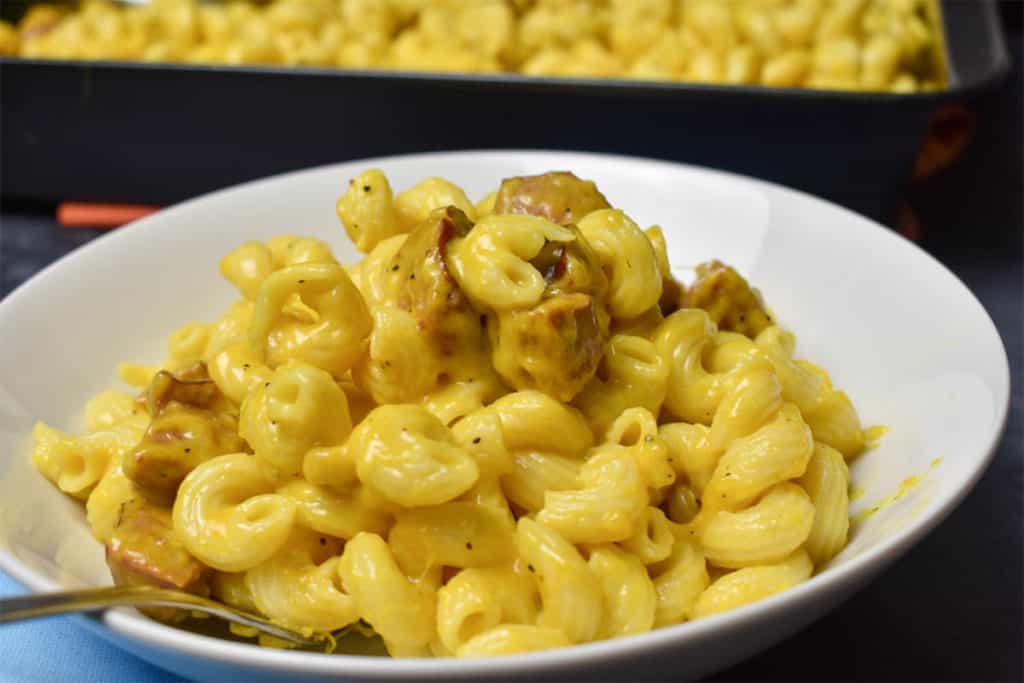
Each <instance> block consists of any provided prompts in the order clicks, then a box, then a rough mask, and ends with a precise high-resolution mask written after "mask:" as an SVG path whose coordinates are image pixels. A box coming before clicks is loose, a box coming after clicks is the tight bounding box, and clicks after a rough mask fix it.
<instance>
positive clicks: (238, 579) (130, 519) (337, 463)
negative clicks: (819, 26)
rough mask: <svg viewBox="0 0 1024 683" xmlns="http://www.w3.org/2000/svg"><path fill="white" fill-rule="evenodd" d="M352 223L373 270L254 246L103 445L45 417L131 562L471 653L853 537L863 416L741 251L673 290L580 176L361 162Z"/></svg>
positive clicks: (762, 590) (143, 377)
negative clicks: (488, 189) (399, 173)
mask: <svg viewBox="0 0 1024 683" xmlns="http://www.w3.org/2000/svg"><path fill="white" fill-rule="evenodd" d="M656 4H657V3H654V5H656ZM613 6H615V7H618V4H616V3H613ZM619 9H620V10H622V11H625V10H624V9H623V8H621V7H620V8H619ZM616 11H618V10H616ZM693 11H694V12H698V10H697V9H694V10H693ZM659 16H660V15H658V14H657V13H654V14H640V15H638V19H637V20H638V21H641V24H642V25H644V26H647V29H644V30H648V29H650V30H652V31H653V30H655V29H656V27H657V26H656V22H657V21H660V19H658V17H659ZM695 16H696V17H698V18H699V22H700V26H702V30H704V31H706V32H709V33H714V34H715V35H718V33H721V32H727V28H726V25H725V24H723V22H725V21H726V19H727V17H726V16H725V15H723V14H722V10H713V9H712V8H711V7H710V6H707V7H704V8H703V9H700V10H699V12H698V13H697V14H696V15H695ZM297 20H298V19H296V21H297ZM695 20H696V19H695ZM750 21H752V22H753V23H752V24H751V26H754V27H756V26H757V25H758V24H757V23H756V21H755V20H754V19H751V20H750ZM793 21H794V22H795V21H796V20H795V19H793ZM830 21H838V20H830ZM643 22H648V24H649V23H650V22H655V23H654V24H650V25H648V24H643ZM830 26H831V24H830ZM791 28H792V30H793V31H796V30H797V29H798V28H799V26H798V25H797V24H796V23H794V24H793V26H792V27H791ZM840 29H841V27H840V26H838V25H837V26H836V27H835V28H834V30H836V31H840ZM546 30H551V29H550V27H549V28H548V29H546ZM751 30H752V31H753V30H754V29H751ZM617 40H619V41H620V42H621V43H622V45H624V46H628V48H629V49H630V50H636V49H638V47H637V45H636V44H635V43H634V42H632V39H631V38H630V37H629V36H627V35H624V34H623V35H619V36H618V38H617ZM763 40H769V37H763ZM624 49H625V47H624ZM337 213H338V216H339V218H340V220H341V222H342V224H343V225H344V228H345V230H346V231H347V232H348V234H349V235H350V236H351V238H352V239H353V240H354V242H355V243H356V246H357V247H358V248H359V249H360V250H361V251H363V253H364V254H366V256H365V258H364V259H363V260H362V261H361V262H360V263H358V264H355V265H351V266H347V267H346V266H342V265H339V264H338V263H337V262H336V260H335V259H334V256H333V255H332V254H331V252H330V250H329V249H328V248H327V247H326V245H325V244H324V243H323V242H320V241H319V240H313V239H304V238H299V237H296V236H293V235H285V236H281V237H278V238H275V239H273V240H270V241H268V242H266V243H257V242H248V243H245V244H242V245H240V246H239V247H238V248H237V249H235V250H234V251H233V252H232V253H231V254H228V255H227V256H226V257H225V258H224V259H223V260H222V261H221V271H222V273H223V274H224V276H225V277H226V278H227V280H228V281H229V282H231V283H232V284H233V285H234V286H235V287H236V288H237V290H238V295H239V299H238V301H237V302H236V303H234V304H232V305H231V306H230V307H228V308H227V310H226V311H225V312H224V314H223V316H222V317H221V318H220V319H219V320H216V321H213V322H211V323H189V324H187V325H185V326H183V327H181V328H180V329H178V330H177V331H175V332H173V333H172V334H171V335H170V340H169V343H168V355H167V358H166V360H165V361H164V362H163V363H161V364H160V365H159V366H156V367H154V368H149V367H147V366H141V365H139V366H134V365H132V366H129V365H125V366H123V370H122V374H123V376H124V377H125V378H126V379H128V380H131V381H132V382H136V383H139V384H143V385H144V386H145V388H144V389H143V391H142V392H141V393H139V394H138V395H137V396H132V395H131V394H128V393H122V392H117V391H105V392H103V393H101V394H99V395H98V396H97V397H96V398H94V399H93V400H92V401H90V402H89V404H88V405H87V406H86V411H85V414H86V420H85V422H86V427H87V432H88V433H87V434H86V435H84V436H73V435H70V434H65V433H64V432H61V431H59V430H57V429H54V428H52V427H49V426H47V425H45V424H42V423H40V424H38V425H37V426H36V429H35V439H36V441H35V449H34V452H33V459H34V462H35V464H36V466H37V467H38V469H39V471H40V472H41V473H42V474H43V475H44V476H45V477H47V478H48V479H49V480H51V481H52V482H53V483H54V484H55V485H56V486H57V487H58V488H60V490H62V491H64V492H65V493H67V494H68V495H70V496H73V497H75V498H77V499H79V500H82V501H84V502H85V506H86V511H87V519H88V522H89V524H90V526H91V527H92V530H93V533H94V535H95V536H96V538H97V539H98V540H99V541H100V542H101V543H103V544H104V545H105V546H106V551H107V560H108V563H109V565H110V567H111V571H112V574H113V576H114V578H115V580H116V581H117V582H119V583H133V582H143V583H150V584H157V585H161V586H169V587H175V588H179V589H182V590H188V591H194V592H196V593H200V594H204V595H211V596H213V597H215V598H217V599H219V600H222V601H224V602H226V603H229V604H231V605H233V606H235V607H237V608H239V609H242V610H247V611H250V612H258V613H260V614H262V615H263V616H265V617H267V618H269V619H271V620H273V621H275V622H278V623H280V624H282V625H284V626H287V627H290V628H293V629H297V630H301V631H304V632H309V633H321V634H324V633H329V632H333V631H338V630H340V629H344V628H346V627H349V626H351V625H353V624H357V623H359V622H364V623H365V624H366V625H368V626H369V628H372V629H373V630H374V632H376V634H378V635H379V636H380V637H381V639H382V640H383V642H384V644H385V645H386V647H387V649H388V651H389V652H390V653H391V654H392V655H394V656H446V657H448V656H457V657H478V656H487V655H499V654H510V653H516V652H526V651H531V650H540V649H545V648H550V647H558V646H563V645H569V644H574V643H583V642H588V641H593V640H599V639H606V638H615V637H618V636H625V635H631V634H637V633H643V632H645V631H648V630H650V629H652V628H656V627H661V626H667V625H670V624H677V623H680V622H683V621H687V620H690V619H697V618H700V617H703V616H706V615H710V614H714V613H716V612H720V611H723V610H727V609H732V608H735V607H739V606H741V605H744V604H747V603H750V602H753V601H755V600H758V599H760V598H763V597H765V596H768V595H771V594H772V593H776V592H778V591H781V590H784V589H786V588H788V587H790V586H792V585H794V584H796V583H798V582H800V581H803V580H805V579H807V578H808V577H809V576H810V575H811V573H812V572H813V571H814V570H815V569H821V568H822V567H824V566H825V565H826V563H827V562H828V561H829V560H830V559H831V558H832V557H833V556H834V555H836V553H838V552H839V551H840V550H842V548H843V547H844V546H845V544H846V540H847V533H848V530H849V514H848V503H849V495H848V489H849V485H850V474H849V469H848V468H847V460H849V459H850V458H853V457H855V456H857V455H858V454H859V453H860V452H861V451H862V450H863V449H864V448H865V443H866V440H865V436H864V430H863V429H862V428H861V425H860V422H859V419H858V417H857V413H856V411H855V410H854V408H853V405H852V403H851V402H850V399H849V398H848V397H847V396H846V394H844V393H843V392H842V391H839V390H838V389H836V388H834V387H833V386H832V383H831V381H830V379H829V377H828V375H827V374H826V373H825V371H824V370H822V369H821V368H820V367H818V366H816V365H813V364H812V363H810V362H807V361H804V360H798V359H796V358H795V356H794V351H795V339H794V337H793V335H792V334H790V333H789V332H787V331H785V330H783V329H782V328H780V327H778V325H777V322H776V320H775V318H774V316H773V314H772V313H771V312H770V311H769V309H768V308H767V307H766V305H765V303H764V301H763V299H762V298H761V295H760V294H759V293H758V292H757V290H754V289H752V288H751V287H750V286H749V285H748V284H747V282H746V280H744V279H743V278H742V277H741V276H740V275H739V273H737V272H736V271H735V270H733V269H732V268H730V267H728V266H726V265H724V264H722V263H719V262H717V261H715V262H711V263H708V264H703V265H701V266H698V267H697V268H696V270H695V279H694V280H693V281H692V282H690V283H689V284H688V285H684V284H683V283H682V282H680V281H679V280H677V279H676V277H675V275H674V274H673V270H672V269H671V267H670V265H669V262H668V252H667V249H666V245H665V233H666V232H668V231H663V230H662V229H661V228H659V227H656V226H655V227H652V228H649V229H647V230H642V229H641V228H640V226H638V225H637V224H636V223H635V222H634V221H633V220H632V219H630V218H629V216H628V215H627V214H626V213H625V212H624V211H623V210H621V209H617V208H613V207H611V206H609V204H608V202H607V200H606V199H605V197H604V196H603V195H602V194H601V192H600V191H599V190H598V188H597V187H596V186H595V185H594V184H593V183H591V182H588V181H583V180H580V179H579V178H576V177H575V176H574V175H572V174H571V173H565V172H559V173H549V174H544V175H540V176H533V177H528V178H511V179H507V180H505V181H504V182H503V183H502V184H501V187H500V188H499V189H498V190H497V191H496V192H494V193H491V195H489V196H488V198H486V199H485V200H483V201H481V202H480V203H479V204H477V205H474V204H473V203H472V202H470V200H469V199H468V198H467V197H466V195H465V193H464V192H463V191H462V190H461V189H460V188H459V187H457V186H455V185H454V184H452V183H450V182H448V181H446V180H443V179H440V178H429V179H427V180H425V181H423V182H422V183H420V184H419V185H416V186H414V187H412V188H411V189H408V190H405V191H404V192H400V193H398V194H397V195H395V194H393V193H392V190H391V187H390V184H389V181H388V179H387V178H386V177H385V176H384V174H383V173H381V172H380V171H377V170H370V171H367V172H366V173H364V174H362V175H361V176H359V177H358V178H357V179H355V180H354V181H353V182H352V183H351V185H350V186H349V187H348V188H347V190H346V191H345V193H344V196H343V197H342V198H341V200H339V202H338V205H337ZM159 616H161V617H162V618H166V619H174V618H177V617H178V616H180V615H177V613H175V612H166V613H160V615H159Z"/></svg>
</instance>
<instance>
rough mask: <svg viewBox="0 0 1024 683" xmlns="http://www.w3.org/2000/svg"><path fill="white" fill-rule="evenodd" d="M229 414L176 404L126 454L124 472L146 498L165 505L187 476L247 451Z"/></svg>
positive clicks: (171, 404)
mask: <svg viewBox="0 0 1024 683" xmlns="http://www.w3.org/2000/svg"><path fill="white" fill-rule="evenodd" d="M247 450H248V447H247V445H246V443H245V441H243V440H242V438H241V437H240V436H238V422H237V420H236V418H235V417H234V416H233V415H231V414H230V413H215V412H213V411H209V410H202V409H199V408H193V407H191V406H188V405H185V404H183V403H178V402H177V401H172V402H171V403H168V404H167V405H165V406H164V408H163V410H161V411H160V414H159V415H156V416H155V417H153V419H152V420H151V421H150V423H149V428H148V429H147V430H146V433H145V434H144V435H143V437H142V441H140V442H139V445H138V446H136V447H135V448H134V449H133V450H131V451H128V452H127V453H126V454H125V458H124V461H123V466H124V472H125V474H126V475H127V476H128V478H129V479H131V480H132V481H134V482H135V483H136V484H138V485H139V486H140V487H141V488H142V489H143V491H145V492H146V494H147V496H150V497H153V498H155V499H156V500H157V501H161V502H166V501H168V500H169V499H173V498H174V492H175V491H177V490H178V486H179V485H180V484H181V482H182V480H183V479H185V477H186V476H188V473H189V472H191V471H192V470H193V469H195V468H196V467H197V466H198V465H200V464H202V463H204V462H206V461H207V460H209V459H210V458H214V457H216V456H218V455H224V454H225V453H238V452H241V451H247Z"/></svg>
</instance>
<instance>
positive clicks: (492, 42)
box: [0, 0, 946, 248]
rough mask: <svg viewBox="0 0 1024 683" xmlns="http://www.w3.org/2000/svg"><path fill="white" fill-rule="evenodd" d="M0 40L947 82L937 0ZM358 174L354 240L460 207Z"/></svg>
mask: <svg viewBox="0 0 1024 683" xmlns="http://www.w3.org/2000/svg"><path fill="white" fill-rule="evenodd" d="M0 55H18V56H21V57H26V58H51V59H53V58H56V59H83V60H91V59H114V60H133V61H142V62H184V63H193V64H194V63H198V64H227V65H242V64H265V65H278V66H297V67H339V68H358V69H365V68H370V69H399V70H415V71H442V72H444V71H455V72H478V73H496V72H506V73H520V74H523V75H526V76H547V77H562V78H569V77H572V78H618V79H636V80H653V81H687V82H694V83H718V84H723V85H764V86H772V87H805V88H817V89H830V90H870V91H883V92H885V91H888V92H893V93H908V92H918V91H922V90H935V89H938V88H942V87H944V86H945V82H946V67H945V58H944V46H943V35H942V19H941V17H940V12H939V4H938V1H937V0H773V1H771V2H766V1H765V0H415V1H412V2H410V1H408V0H270V1H269V2H256V1H252V2H231V3H205V2H201V1H200V0H151V1H150V2H147V3H144V4H142V5H139V6H131V5H129V6H127V7H125V6H123V4H118V3H115V2H113V1H112V0H85V1H84V2H82V3H81V7H79V8H78V9H77V11H69V9H68V8H66V7H61V6H60V5H52V4H36V5H33V6H32V7H31V8H30V9H29V11H28V13H27V14H26V15H25V16H24V17H22V19H21V20H20V21H19V22H18V24H17V26H14V25H11V24H8V23H6V22H2V21H0ZM364 184H366V185H369V186H371V187H375V188H378V189H379V190H380V192H379V196H380V197H382V200H381V202H380V203H378V204H376V205H372V206H371V205H366V206H365V207H364V208H365V209H366V213H364V214H363V215H362V219H361V220H358V221H357V222H358V223H359V225H358V226H357V225H352V226H350V227H349V230H350V235H351V236H352V239H353V240H354V241H356V243H357V244H359V245H360V248H363V247H368V246H370V245H371V244H372V242H373V240H374V239H382V238H383V237H385V236H387V235H388V234H389V233H390V234H394V231H396V230H398V229H399V228H400V227H401V226H402V225H403V224H404V225H409V224H410V223H411V222H415V221H416V220H420V219H423V218H425V217H426V216H425V214H424V212H423V210H424V208H425V207H426V206H429V205H431V204H432V203H434V204H436V202H438V201H441V202H443V204H444V205H449V204H450V205H452V206H456V207H458V208H459V209H461V210H462V211H466V213H467V214H469V213H470V212H469V211H467V209H469V208H473V207H471V206H470V205H469V202H468V200H467V198H466V197H465V195H461V196H459V195H460V194H461V190H458V188H453V187H452V186H451V185H450V184H447V183H446V182H445V181H443V180H439V179H436V178H429V179H427V180H425V181H423V183H421V184H420V185H419V186H417V187H415V188H410V189H409V190H406V191H405V192H403V193H402V194H401V195H399V196H398V197H397V202H396V204H395V205H394V206H393V207H392V206H391V205H389V204H387V203H386V202H384V201H383V198H385V197H386V198H388V199H390V194H389V190H388V188H387V185H386V183H382V182H381V178H380V176H379V175H377V174H373V173H371V174H369V175H367V176H366V177H362V178H359V179H357V182H356V183H355V184H354V186H355V187H362V186H363V185H364ZM453 190H454V192H453ZM470 218H474V217H473V216H472V215H471V216H470Z"/></svg>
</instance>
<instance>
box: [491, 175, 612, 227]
mask: <svg viewBox="0 0 1024 683" xmlns="http://www.w3.org/2000/svg"><path fill="white" fill-rule="evenodd" d="M610 208H611V205H610V204H609V203H608V200H607V199H605V197H604V195H603V194H601V192H600V191H599V190H598V189H597V185H595V184H594V182H593V181H591V180H581V179H580V178H577V177H576V176H575V175H574V174H572V173H570V172H568V171H551V172H548V173H545V174H543V175H534V176H517V177H514V178H506V179H505V180H503V181H502V183H501V187H500V188H499V189H498V196H497V198H496V199H495V201H494V213H496V214H502V213H526V214H530V215H533V216H540V217H541V218H547V219H548V220H549V221H551V222H552V223H559V224H561V225H568V224H570V223H576V222H578V221H579V220H580V219H581V218H583V217H584V216H586V215H587V214H588V213H590V212H591V211H597V210H598V209H610Z"/></svg>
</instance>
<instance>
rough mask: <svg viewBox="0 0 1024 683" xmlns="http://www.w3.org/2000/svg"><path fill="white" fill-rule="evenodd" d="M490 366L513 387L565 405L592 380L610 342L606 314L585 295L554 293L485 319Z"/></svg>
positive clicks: (593, 299) (595, 302)
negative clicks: (528, 305) (526, 306)
mask: <svg viewBox="0 0 1024 683" xmlns="http://www.w3.org/2000/svg"><path fill="white" fill-rule="evenodd" d="M488 322H489V325H488V329H489V331H490V336H491V346H492V360H493V363H494V368H495V369H496V370H497V371H498V373H499V374H500V375H501V376H502V378H504V380H505V381H506V382H508V383H509V384H510V385H512V386H513V387H515V388H516V389H537V390H539V391H543V392H544V393H546V394H548V395H549V396H552V397H554V398H556V399H558V400H560V401H565V402H568V401H570V400H572V398H573V397H574V396H575V395H576V394H578V393H579V392H580V390H582V389H583V387H584V385H585V384H586V383H587V382H588V381H589V380H590V378H591V377H593V376H594V372H596V370H597V366H598V363H599V362H600V360H601V354H602V353H603V351H604V345H605V343H606V342H607V341H608V323H609V316H608V312H607V311H606V310H605V309H604V307H603V306H601V305H600V303H599V302H598V301H597V300H596V299H595V298H594V297H591V296H589V295H587V294H581V293H574V294H558V295H554V296H551V297H549V298H547V299H544V300H543V301H542V302H541V303H539V304H537V305H536V306H535V307H533V308H532V309H530V310H527V311H511V312H508V313H504V314H502V315H500V316H497V317H491V318H490V319H489V321H488Z"/></svg>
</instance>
